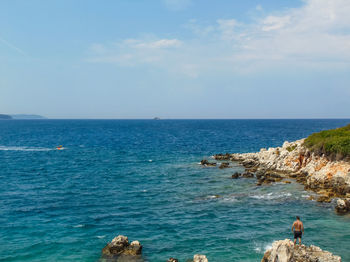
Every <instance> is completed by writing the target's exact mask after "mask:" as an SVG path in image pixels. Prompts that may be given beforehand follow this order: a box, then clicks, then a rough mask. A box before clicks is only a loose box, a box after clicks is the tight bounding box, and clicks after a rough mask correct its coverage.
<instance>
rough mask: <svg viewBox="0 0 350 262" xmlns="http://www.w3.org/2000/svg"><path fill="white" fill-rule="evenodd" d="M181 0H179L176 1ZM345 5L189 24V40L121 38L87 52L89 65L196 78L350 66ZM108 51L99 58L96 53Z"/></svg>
mask: <svg viewBox="0 0 350 262" xmlns="http://www.w3.org/2000/svg"><path fill="white" fill-rule="evenodd" d="M180 2H181V1H180ZM349 13H350V1H348V0H307V1H305V4H304V5H303V6H302V7H300V8H293V9H288V10H284V11H283V12H280V13H276V12H275V13H273V14H267V15H266V16H263V17H255V19H254V20H253V22H251V23H242V22H240V21H237V20H236V19H234V18H232V19H217V20H216V21H215V22H214V23H212V24H205V25H203V24H201V23H200V21H197V20H194V19H192V20H190V21H189V23H188V24H187V25H186V28H188V29H189V30H191V31H192V32H193V35H192V38H189V39H186V40H179V39H177V38H173V39H153V40H152V41H149V40H145V39H127V40H124V41H121V42H119V43H116V44H115V45H114V46H106V45H102V46H101V44H98V45H94V46H92V48H91V51H92V54H91V58H90V59H89V61H94V62H116V63H118V64H120V65H128V66H130V65H137V64H145V63H147V64H152V65H154V66H160V67H162V68H164V69H167V70H169V71H170V72H175V73H181V74H185V75H187V76H190V77H199V76H200V75H201V74H202V73H207V72H212V71H214V70H225V71H231V72H232V71H233V72H251V70H260V69H263V70H267V69H268V68H271V67H276V68H279V67H280V66H281V65H282V66H283V65H287V66H300V67H303V68H310V69H318V68H323V69H324V68H334V66H337V67H348V66H349V65H350V16H349ZM103 49H107V50H108V51H107V52H105V53H103V55H101V50H103Z"/></svg>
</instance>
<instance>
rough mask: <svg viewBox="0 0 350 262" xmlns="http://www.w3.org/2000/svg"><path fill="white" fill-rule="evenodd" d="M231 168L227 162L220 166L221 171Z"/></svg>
mask: <svg viewBox="0 0 350 262" xmlns="http://www.w3.org/2000/svg"><path fill="white" fill-rule="evenodd" d="M229 166H230V163H227V162H223V163H221V165H220V166H219V168H220V169H223V168H228V167H229Z"/></svg>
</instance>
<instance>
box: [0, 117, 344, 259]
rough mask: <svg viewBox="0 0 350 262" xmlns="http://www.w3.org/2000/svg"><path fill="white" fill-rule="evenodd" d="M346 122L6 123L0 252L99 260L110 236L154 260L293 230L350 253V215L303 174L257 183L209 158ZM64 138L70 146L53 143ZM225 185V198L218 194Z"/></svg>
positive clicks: (236, 253) (247, 246)
mask: <svg viewBox="0 0 350 262" xmlns="http://www.w3.org/2000/svg"><path fill="white" fill-rule="evenodd" d="M348 123H350V120H161V121H153V120H27V121H20V120H17V121H0V181H1V184H0V204H1V210H0V261H97V260H98V259H99V257H100V252H101V249H102V248H103V247H104V245H105V244H106V243H107V242H108V241H110V240H111V239H112V238H113V237H114V236H116V235H119V234H124V235H127V236H128V237H129V239H130V240H139V241H140V242H141V243H142V244H143V246H144V249H143V253H144V257H145V258H146V259H147V261H151V262H158V261H159V262H160V261H166V259H167V258H169V257H171V256H173V257H177V258H179V259H180V260H181V261H185V260H186V259H188V258H191V257H192V256H193V254H195V253H202V254H206V255H207V257H208V259H209V261H211V262H213V261H218V262H229V261H230V262H231V261H260V259H261V257H262V254H263V253H264V250H265V249H266V247H268V246H269V245H271V243H272V242H273V241H274V240H278V239H284V238H288V237H291V234H290V226H291V223H292V222H293V220H294V216H295V215H300V216H301V218H302V220H303V221H304V224H305V238H304V242H305V243H306V244H315V245H318V246H320V247H322V248H325V249H327V250H329V251H332V252H334V253H336V254H338V255H341V256H342V257H343V261H350V250H349V249H348V246H347V245H346V244H344V243H349V241H350V227H349V222H350V217H349V216H338V215H336V214H334V211H333V206H332V204H320V203H316V202H313V201H309V200H307V197H308V195H310V194H311V193H310V192H305V191H303V187H302V186H301V185H298V184H296V183H292V184H288V185H286V184H274V185H272V186H262V187H256V186H255V182H256V181H255V180H254V179H239V180H234V181H233V180H231V179H230V177H231V174H232V173H234V172H235V171H237V170H238V171H239V170H242V168H241V167H239V166H237V167H234V168H231V169H225V170H219V169H218V168H203V167H201V166H200V165H198V162H199V161H200V160H201V159H203V158H208V157H209V156H211V155H213V154H215V153H225V152H250V151H258V150H259V149H260V148H261V147H273V146H280V145H281V144H282V143H283V142H284V141H285V140H288V141H292V140H296V139H300V138H302V137H306V136H308V135H309V134H311V133H312V132H315V131H319V130H323V129H329V128H335V127H340V126H343V125H345V124H348ZM57 145H63V146H64V150H56V149H55V147H56V146H57ZM216 195H219V197H218V198H216V197H215V196H216Z"/></svg>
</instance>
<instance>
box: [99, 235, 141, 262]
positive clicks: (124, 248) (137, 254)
mask: <svg viewBox="0 0 350 262" xmlns="http://www.w3.org/2000/svg"><path fill="white" fill-rule="evenodd" d="M141 253H142V245H141V244H140V242H139V241H133V242H131V243H129V240H128V237H126V236H122V235H119V236H117V237H115V238H113V240H112V241H111V242H110V243H108V244H107V245H106V246H105V247H104V248H103V249H102V258H105V259H108V261H118V262H119V261H120V262H121V261H135V262H136V261H142V258H141Z"/></svg>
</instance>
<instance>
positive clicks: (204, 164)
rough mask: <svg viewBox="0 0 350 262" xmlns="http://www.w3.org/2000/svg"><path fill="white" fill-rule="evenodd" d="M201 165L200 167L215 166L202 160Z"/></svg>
mask: <svg viewBox="0 0 350 262" xmlns="http://www.w3.org/2000/svg"><path fill="white" fill-rule="evenodd" d="M201 165H202V166H216V163H211V162H209V161H208V160H206V159H203V160H202V161H201Z"/></svg>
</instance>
